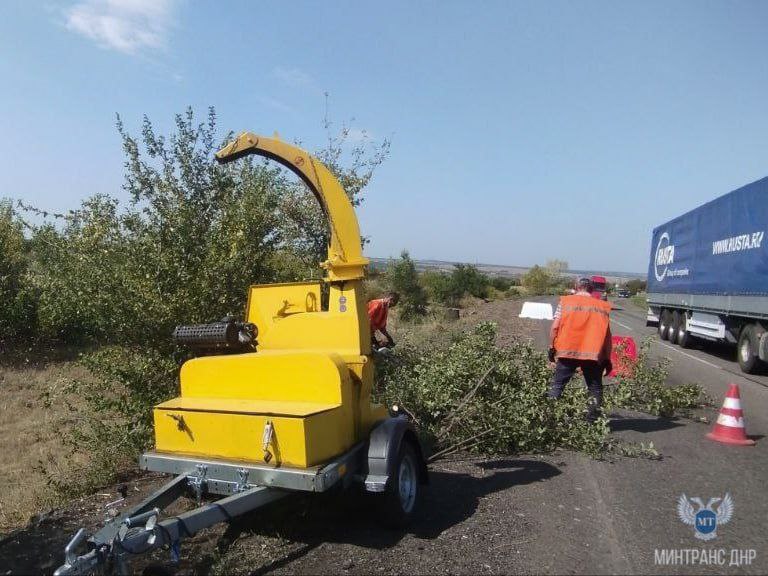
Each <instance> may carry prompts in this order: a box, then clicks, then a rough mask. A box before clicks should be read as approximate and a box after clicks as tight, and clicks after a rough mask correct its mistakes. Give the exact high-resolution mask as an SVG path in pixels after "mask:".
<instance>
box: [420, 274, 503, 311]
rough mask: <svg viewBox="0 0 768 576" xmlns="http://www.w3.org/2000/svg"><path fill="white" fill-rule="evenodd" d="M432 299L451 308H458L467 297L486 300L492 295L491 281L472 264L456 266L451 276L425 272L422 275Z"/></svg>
mask: <svg viewBox="0 0 768 576" xmlns="http://www.w3.org/2000/svg"><path fill="white" fill-rule="evenodd" d="M422 282H423V283H424V285H425V287H426V290H427V293H428V294H429V296H430V298H431V299H432V300H433V301H435V302H439V303H440V304H443V305H445V306H450V307H453V308H455V307H458V306H459V303H460V302H461V299H462V298H463V297H464V296H466V295H470V296H474V297H475V298H483V299H486V298H488V296H489V295H490V288H491V280H490V279H489V278H488V276H486V275H485V274H483V273H482V272H480V271H479V270H478V269H477V267H476V266H472V265H470V264H455V265H454V267H453V270H452V271H451V273H450V274H446V273H444V272H425V273H424V274H422Z"/></svg>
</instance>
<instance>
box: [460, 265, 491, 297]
mask: <svg viewBox="0 0 768 576" xmlns="http://www.w3.org/2000/svg"><path fill="white" fill-rule="evenodd" d="M451 281H452V282H453V284H454V286H455V290H456V293H458V294H460V295H461V296H463V295H464V294H470V295H471V296H474V297H475V298H488V287H489V286H490V284H491V282H490V280H489V279H488V276H486V275H485V274H483V273H482V272H480V271H479V270H478V269H477V266H472V265H471V264H455V265H454V267H453V272H452V273H451Z"/></svg>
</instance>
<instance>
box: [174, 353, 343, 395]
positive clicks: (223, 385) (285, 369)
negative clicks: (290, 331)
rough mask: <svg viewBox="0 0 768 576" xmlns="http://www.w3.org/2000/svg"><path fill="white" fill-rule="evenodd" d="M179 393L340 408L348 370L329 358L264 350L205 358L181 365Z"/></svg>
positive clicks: (335, 359) (324, 355)
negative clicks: (336, 405) (307, 403)
mask: <svg viewBox="0 0 768 576" xmlns="http://www.w3.org/2000/svg"><path fill="white" fill-rule="evenodd" d="M180 378H181V395H182V396H183V397H185V398H186V397H198V398H241V399H252V400H256V399H259V400H274V401H285V402H319V403H323V404H340V403H342V402H343V399H344V395H345V393H348V390H349V386H350V383H349V375H348V370H347V367H346V366H345V364H344V362H343V361H342V360H341V358H340V357H339V356H337V355H333V354H328V353H324V354H320V353H316V352H315V353H313V352H283V351H264V352H256V353H252V354H231V355H226V356H203V357H200V358H194V359H192V360H189V361H188V362H185V363H184V365H183V366H182V367H181V377H180Z"/></svg>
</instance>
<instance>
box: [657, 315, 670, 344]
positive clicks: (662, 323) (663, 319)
mask: <svg viewBox="0 0 768 576" xmlns="http://www.w3.org/2000/svg"><path fill="white" fill-rule="evenodd" d="M671 323H672V318H671V315H670V313H669V310H662V311H661V314H660V315H659V338H661V339H662V340H669V329H670V328H671V326H670V324H671Z"/></svg>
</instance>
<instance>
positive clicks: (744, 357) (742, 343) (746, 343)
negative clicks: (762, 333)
mask: <svg viewBox="0 0 768 576" xmlns="http://www.w3.org/2000/svg"><path fill="white" fill-rule="evenodd" d="M758 345H759V338H758V337H757V332H756V331H755V326H754V325H753V324H747V325H746V326H744V328H742V329H741V334H740V335H739V343H738V345H737V348H736V351H737V352H736V355H737V356H738V358H739V366H740V367H741V371H742V372H746V373H747V374H754V373H756V372H759V371H760V370H761V369H762V368H763V366H764V363H763V361H762V360H760V358H759V357H758V350H759V348H758Z"/></svg>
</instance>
